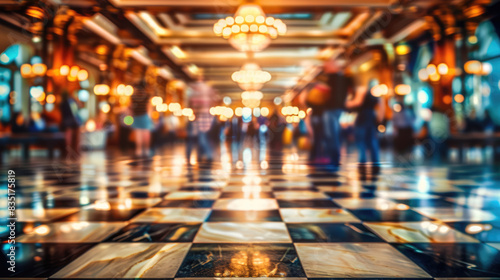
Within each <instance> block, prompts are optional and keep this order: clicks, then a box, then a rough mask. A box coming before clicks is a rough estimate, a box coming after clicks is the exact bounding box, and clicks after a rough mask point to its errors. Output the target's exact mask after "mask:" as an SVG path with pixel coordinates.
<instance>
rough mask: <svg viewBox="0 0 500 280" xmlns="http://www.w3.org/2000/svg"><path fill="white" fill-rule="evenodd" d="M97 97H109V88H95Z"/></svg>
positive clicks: (100, 85)
mask: <svg viewBox="0 0 500 280" xmlns="http://www.w3.org/2000/svg"><path fill="white" fill-rule="evenodd" d="M94 93H95V95H107V94H108V93H109V86H108V85H105V84H97V85H95V86H94Z"/></svg>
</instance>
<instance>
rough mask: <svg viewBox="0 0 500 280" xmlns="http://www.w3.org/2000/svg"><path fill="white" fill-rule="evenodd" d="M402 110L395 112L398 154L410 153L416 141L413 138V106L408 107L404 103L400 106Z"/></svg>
mask: <svg viewBox="0 0 500 280" xmlns="http://www.w3.org/2000/svg"><path fill="white" fill-rule="evenodd" d="M399 105H400V106H401V109H400V110H399V111H396V112H394V115H393V125H394V130H395V131H394V132H395V135H394V148H395V150H396V151H397V152H401V153H405V152H410V151H411V149H412V147H413V144H414V142H415V139H414V137H413V125H414V124H415V120H416V117H415V113H414V111H413V107H412V106H408V107H407V106H406V105H405V104H404V103H401V104H399Z"/></svg>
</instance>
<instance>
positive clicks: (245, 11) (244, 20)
mask: <svg viewBox="0 0 500 280" xmlns="http://www.w3.org/2000/svg"><path fill="white" fill-rule="evenodd" d="M214 32H215V34H216V35H217V36H222V37H224V38H225V39H229V43H230V44H231V46H233V47H234V48H235V49H237V50H239V51H242V52H258V51H261V50H263V49H265V48H266V47H267V46H269V44H270V43H271V39H276V38H277V37H278V35H284V34H285V33H286V24H284V23H283V21H281V20H280V19H274V18H273V17H266V14H264V11H263V10H262V8H261V7H260V6H259V5H256V4H244V5H241V6H240V7H239V8H238V10H237V11H236V14H235V15H234V17H227V18H225V19H220V20H219V21H218V22H217V23H215V24H214Z"/></svg>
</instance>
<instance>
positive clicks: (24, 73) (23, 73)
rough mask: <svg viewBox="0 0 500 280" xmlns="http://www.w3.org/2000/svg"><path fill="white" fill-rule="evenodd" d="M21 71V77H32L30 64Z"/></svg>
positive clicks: (24, 65)
mask: <svg viewBox="0 0 500 280" xmlns="http://www.w3.org/2000/svg"><path fill="white" fill-rule="evenodd" d="M20 71H21V76H23V77H25V78H26V77H29V76H31V65H30V64H23V65H21V70H20Z"/></svg>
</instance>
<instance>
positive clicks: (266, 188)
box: [224, 186, 272, 192]
mask: <svg viewBox="0 0 500 280" xmlns="http://www.w3.org/2000/svg"><path fill="white" fill-rule="evenodd" d="M255 187H258V189H259V191H261V192H271V191H272V188H271V187H269V186H255ZM247 189H248V186H227V187H225V188H224V192H244V191H245V190H247Z"/></svg>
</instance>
